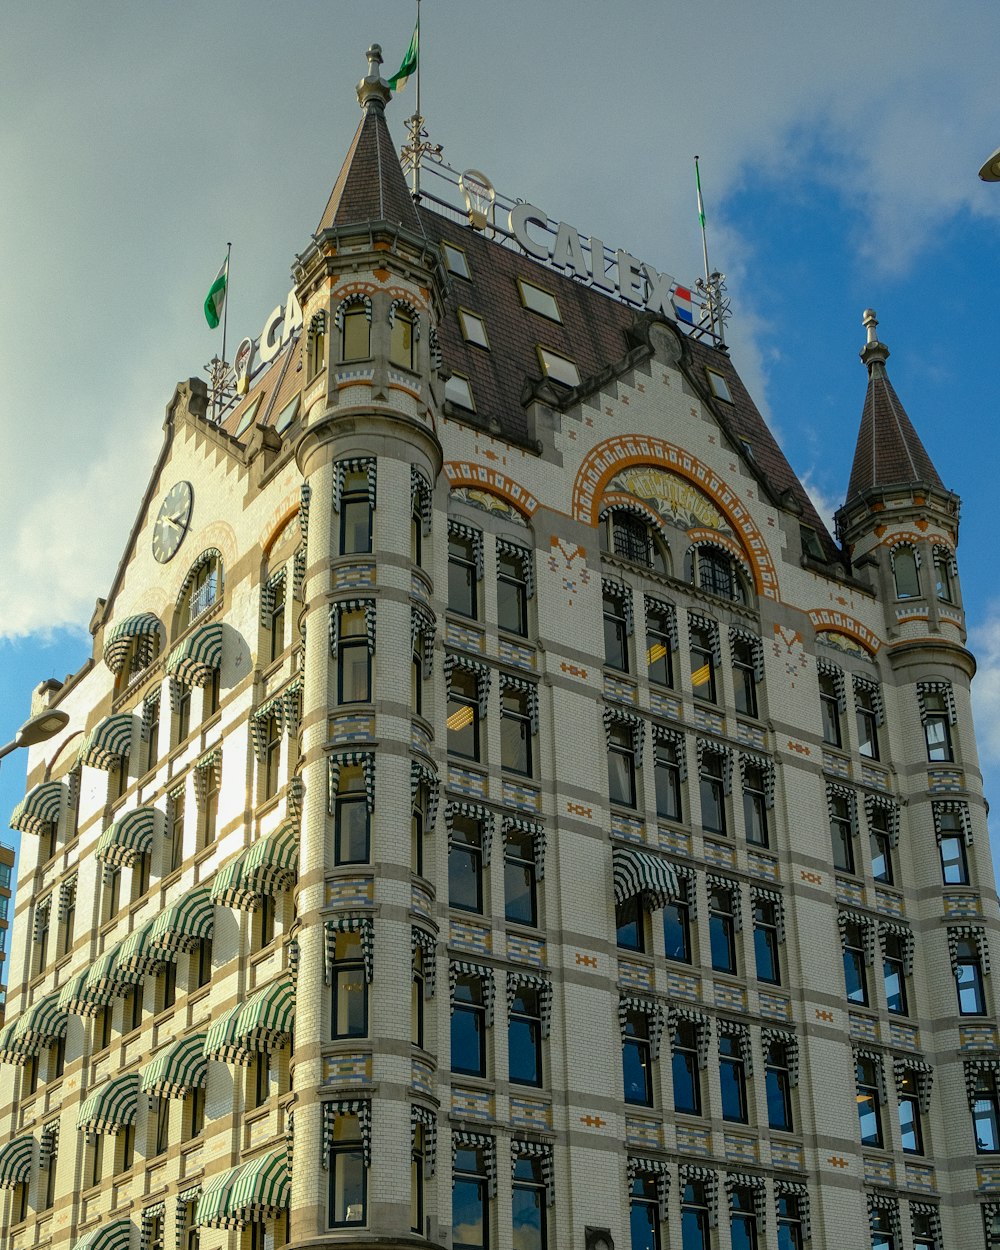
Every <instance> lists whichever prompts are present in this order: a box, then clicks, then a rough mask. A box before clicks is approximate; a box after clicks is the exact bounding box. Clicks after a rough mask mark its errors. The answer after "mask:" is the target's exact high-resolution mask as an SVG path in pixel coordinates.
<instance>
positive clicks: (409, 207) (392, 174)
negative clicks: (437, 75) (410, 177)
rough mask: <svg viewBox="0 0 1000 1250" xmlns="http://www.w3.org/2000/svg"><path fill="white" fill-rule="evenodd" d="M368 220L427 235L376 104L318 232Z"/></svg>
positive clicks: (364, 120) (354, 143) (360, 131)
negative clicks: (402, 227)
mask: <svg viewBox="0 0 1000 1250" xmlns="http://www.w3.org/2000/svg"><path fill="white" fill-rule="evenodd" d="M365 221H388V222H391V223H392V224H393V225H402V226H405V227H406V228H407V229H408V230H412V231H414V233H416V234H419V233H420V232H421V231H420V218H419V217H418V216H417V210H416V208H415V207H414V205H413V200H412V198H411V196H410V192H409V189H408V187H407V185H406V179H405V178H404V177H403V171H402V169H401V168H400V164H399V157H398V156H397V155H396V149H395V148H394V147H393V143H392V139H391V137H390V135H389V128H388V126H386V124H385V115H384V113H383V112H382V109H381V108H380V107H378V105H377V104H374V103H373V104H369V105H368V107H367V108H366V109H365V112H364V116H363V117H362V118H361V122H360V124H359V125H358V129H357V131H356V132H355V135H354V139H353V141H352V142H351V146H350V148H349V150H348V153H347V158H346V160H345V161H344V164H343V166H342V168H341V170H340V173H339V174H338V175H337V181H336V182H335V183H334V184H333V190H332V191H331V192H330V199H329V200H328V201H327V205H326V208H325V210H324V211H323V216H322V217H321V218H320V223H319V225H318V226H317V227H316V232H317V234H318V233H319V232H320V231H322V230H326V229H329V228H330V227H337V226H356V225H358V224H359V223H360V222H365Z"/></svg>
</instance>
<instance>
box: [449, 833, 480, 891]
mask: <svg viewBox="0 0 1000 1250" xmlns="http://www.w3.org/2000/svg"><path fill="white" fill-rule="evenodd" d="M448 905H449V907H457V908H460V909H461V910H462V911H471V912H479V913H481V912H482V910H483V822H482V821H481V820H477V819H475V818H474V817H472V816H461V815H458V814H456V815H455V816H454V818H453V820H452V825H451V833H450V834H449V836H448Z"/></svg>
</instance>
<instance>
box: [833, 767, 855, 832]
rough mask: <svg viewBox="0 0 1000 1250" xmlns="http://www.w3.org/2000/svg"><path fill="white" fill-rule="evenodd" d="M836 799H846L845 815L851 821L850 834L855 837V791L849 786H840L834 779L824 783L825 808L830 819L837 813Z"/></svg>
mask: <svg viewBox="0 0 1000 1250" xmlns="http://www.w3.org/2000/svg"><path fill="white" fill-rule="evenodd" d="M836 799H845V800H846V801H847V815H848V818H849V819H850V822H851V835H852V837H855V838H856V837H857V836H858V796H857V792H856V791H855V790H852V789H851V787H850V786H842V785H839V784H838V783H837V782H835V781H828V782H827V783H826V810H827V812H828V813H829V816H830V819H831V820H833V819H834V817H835V816H836V815H837V808H836V803H835V800H836Z"/></svg>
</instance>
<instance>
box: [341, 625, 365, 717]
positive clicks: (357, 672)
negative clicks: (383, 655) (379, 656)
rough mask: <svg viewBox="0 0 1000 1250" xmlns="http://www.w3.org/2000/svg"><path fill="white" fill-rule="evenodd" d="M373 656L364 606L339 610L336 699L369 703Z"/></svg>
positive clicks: (346, 701)
mask: <svg viewBox="0 0 1000 1250" xmlns="http://www.w3.org/2000/svg"><path fill="white" fill-rule="evenodd" d="M371 697H372V657H371V652H370V651H369V649H368V626H367V620H366V614H365V611H364V609H363V608H359V609H357V610H356V611H353V612H341V613H340V631H339V638H338V642H337V702H338V703H370V702H371Z"/></svg>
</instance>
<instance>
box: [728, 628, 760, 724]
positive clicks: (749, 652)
mask: <svg viewBox="0 0 1000 1250" xmlns="http://www.w3.org/2000/svg"><path fill="white" fill-rule="evenodd" d="M732 652H733V685H734V687H735V692H736V710H737V712H742V713H743V715H744V716H754V717H756V716H757V715H758V711H757V660H756V654H755V646H754V644H753V643H752V642H750V641H749V640H747V639H744V638H737V639H734V641H733V644H732Z"/></svg>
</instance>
